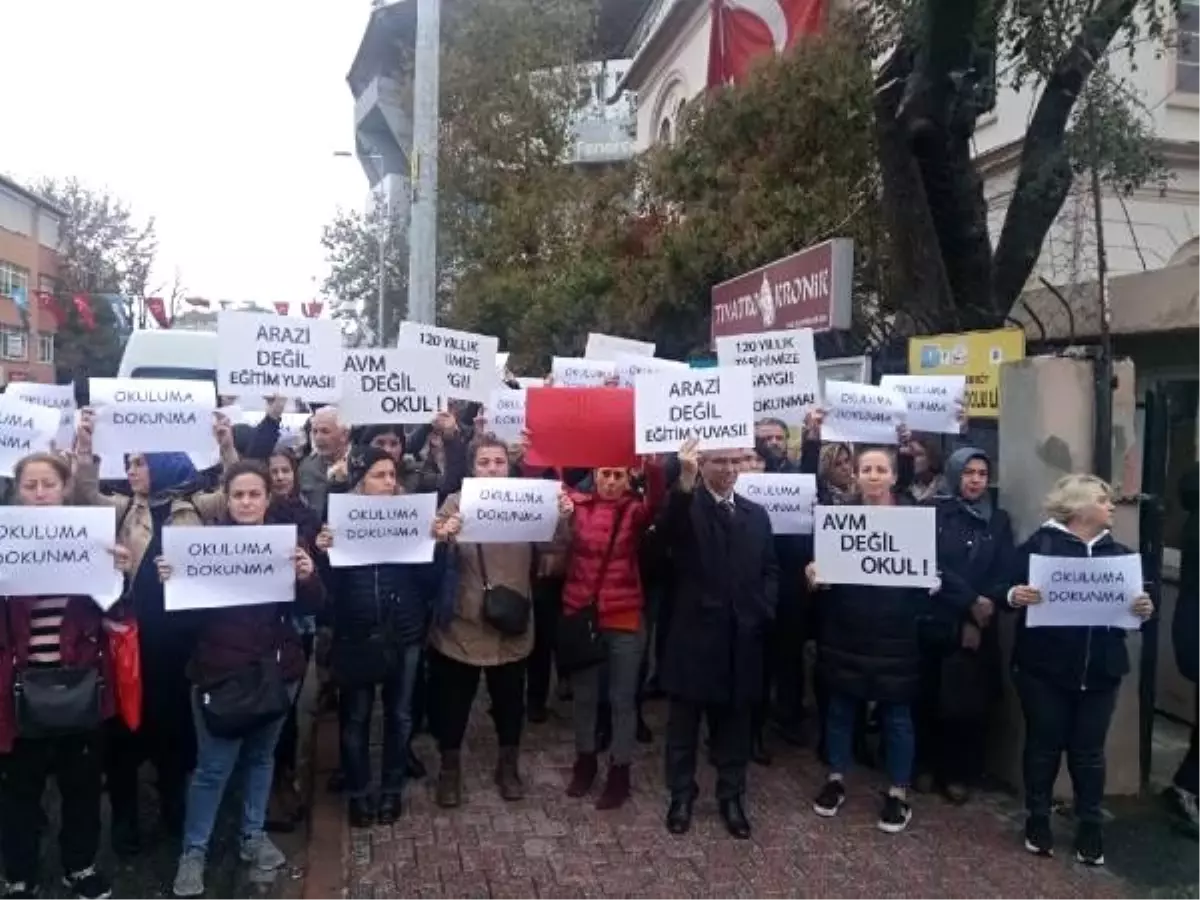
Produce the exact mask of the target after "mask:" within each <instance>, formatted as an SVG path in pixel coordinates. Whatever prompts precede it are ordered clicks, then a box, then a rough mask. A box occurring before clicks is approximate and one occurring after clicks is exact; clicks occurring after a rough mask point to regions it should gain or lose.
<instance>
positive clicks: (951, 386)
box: [879, 375, 967, 434]
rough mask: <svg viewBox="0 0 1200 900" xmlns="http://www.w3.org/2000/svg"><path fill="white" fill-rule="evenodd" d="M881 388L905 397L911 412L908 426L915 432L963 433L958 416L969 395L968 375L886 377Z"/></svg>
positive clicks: (881, 381)
mask: <svg viewBox="0 0 1200 900" xmlns="http://www.w3.org/2000/svg"><path fill="white" fill-rule="evenodd" d="M879 386H880V387H881V388H883V389H884V390H890V391H894V392H895V393H897V394H900V395H901V396H902V397H904V401H905V405H906V406H907V408H908V415H907V418H906V419H905V424H907V425H908V427H909V428H911V429H912V430H913V431H927V432H930V433H931V434H959V433H960V432H961V431H962V425H961V423H960V422H959V421H958V416H959V412H960V410H962V408H963V402H964V401H965V399H966V395H967V376H966V375H884V376H883V378H881V379H879Z"/></svg>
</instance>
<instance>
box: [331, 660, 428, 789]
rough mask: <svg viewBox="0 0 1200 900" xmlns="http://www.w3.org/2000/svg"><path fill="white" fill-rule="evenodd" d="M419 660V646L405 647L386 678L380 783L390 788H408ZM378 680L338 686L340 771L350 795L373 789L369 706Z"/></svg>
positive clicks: (384, 682) (383, 685)
mask: <svg viewBox="0 0 1200 900" xmlns="http://www.w3.org/2000/svg"><path fill="white" fill-rule="evenodd" d="M420 662H421V646H420V645H419V644H414V645H413V646H411V647H405V648H404V649H403V651H402V654H401V656H400V663H399V665H397V666H396V667H395V668H394V669H393V670H392V671H391V673H389V674H388V676H387V678H385V679H384V681H383V683H382V684H381V685H379V686H380V687H381V688H382V691H383V768H382V772H381V773H380V778H379V781H380V788H381V790H382V791H383V792H384V793H387V794H393V793H394V794H398V793H400V792H401V791H403V790H404V776H405V772H406V770H407V768H408V765H407V764H408V741H409V738H411V737H412V729H413V717H412V699H413V685H414V684H415V683H416V680H417V666H418V665H419V664H420ZM375 688H376V685H375V684H362V685H356V686H354V687H340V688H338V702H339V703H340V704H341V715H340V716H339V718H340V720H341V752H342V771H343V772H345V775H346V795H347V796H348V797H350V798H357V797H365V796H367V795H368V794H369V793H370V790H371V708H372V707H373V706H374V705H375Z"/></svg>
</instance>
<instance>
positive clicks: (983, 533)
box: [917, 447, 1013, 803]
mask: <svg viewBox="0 0 1200 900" xmlns="http://www.w3.org/2000/svg"><path fill="white" fill-rule="evenodd" d="M991 467H992V463H991V460H990V459H988V456H987V454H986V453H984V452H983V451H982V450H980V449H978V448H976V447H963V448H962V449H960V450H956V451H955V452H954V453H953V454H952V455H951V456H950V459H949V460H947V462H946V464H945V467H944V472H945V486H946V491H947V492H946V494H945V495H942V496H939V497H938V499H937V501H936V508H937V529H938V531H937V535H938V537H937V540H938V569H939V571H940V574H941V579H942V589H941V591H939V592H938V595H937V597H936V599H935V600H934V603H933V612H932V614H931V616H930V618H929V620H928V621H927V623H925V626H926V627H925V629H924V631H923V634H922V637H923V638H924V641H923V643H924V646H923V647H922V653H923V655H924V670H925V671H924V673H923V674H924V677H923V679H922V685H921V700H920V703H919V704H918V729H917V732H918V733H917V755H918V762H919V766H920V767H921V768H922V769H923V770H924V771H923V774H924V773H928V774H929V775H931V776H933V777H934V778H935V779H936V780H937V781H938V783H939V784H940V785H941V787H942V788H943V790H944V791H945V792H946V797H947V798H948V799H949V800H950V801H951V802H952V803H965V802H966V801H967V799H968V797H969V791H968V786H969V785H970V784H971V782H972V781H974V780H975V779H977V778H978V777H979V775H980V774H981V773H982V771H983V763H984V754H985V750H986V746H985V739H986V735H987V718H988V712H989V707H990V704H991V702H992V701H993V699H994V698H995V697H996V695H997V691H998V690H999V687H1000V644H999V641H998V640H997V637H996V628H995V627H994V625H995V622H994V614H995V612H996V609H997V607H998V606H1000V605H1002V604H1003V603H1004V602H1005V596H1006V594H1007V592H1008V587H1009V576H1010V574H1011V572H1012V554H1013V533H1012V521H1011V520H1010V519H1009V517H1008V513H1006V512H1005V511H1004V510H1002V509H999V508H998V507H996V506H995V505H994V504H993V503H992V498H991V494H990V493H989V492H988V481H989V476H990V474H991ZM921 780H922V779H921V778H920V777H918V782H920V781H921Z"/></svg>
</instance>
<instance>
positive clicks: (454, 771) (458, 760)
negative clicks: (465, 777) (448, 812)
mask: <svg viewBox="0 0 1200 900" xmlns="http://www.w3.org/2000/svg"><path fill="white" fill-rule="evenodd" d="M434 802H436V803H437V805H438V806H440V807H442V809H453V808H454V807H456V806H461V805H462V756H461V755H460V754H459V751H457V750H444V751H442V767H441V769H439V770H438V779H437V787H436V788H435V789H434Z"/></svg>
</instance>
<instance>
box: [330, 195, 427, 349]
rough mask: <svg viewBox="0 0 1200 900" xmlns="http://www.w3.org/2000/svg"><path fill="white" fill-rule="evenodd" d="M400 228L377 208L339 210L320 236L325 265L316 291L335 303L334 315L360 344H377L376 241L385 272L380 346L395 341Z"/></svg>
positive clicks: (402, 298) (403, 296) (401, 294)
mask: <svg viewBox="0 0 1200 900" xmlns="http://www.w3.org/2000/svg"><path fill="white" fill-rule="evenodd" d="M401 229H402V221H401V220H400V219H399V218H390V219H389V217H388V216H387V215H386V213H385V211H384V210H383V209H382V208H380V209H378V210H377V211H374V212H372V214H370V215H363V214H362V213H357V212H341V213H339V214H338V215H337V217H336V218H335V219H334V220H333V221H332V222H330V223H329V224H328V225H326V226H325V229H324V231H323V232H322V233H321V246H322V247H323V248H324V250H325V261H326V263H327V264H328V266H329V268H328V271H327V273H326V275H325V280H324V281H323V282H322V284H321V293H322V294H323V295H324V296H325V297H326V298H327V299H328V300H330V301H332V302H334V303H336V305H337V308H336V311H335V312H334V317H335V318H337V319H340V320H342V321H343V322H344V323H346V325H345V326H344V327H346V328H348V329H350V330H351V333H353V334H357V335H358V336H359V338H360V339H361V340H362V341H364V342H366V343H376V342H377V341H376V339H377V335H376V333H375V332H376V331H377V330H378V326H377V323H378V321H379V318H378V316H379V270H380V240H381V239H382V241H383V264H384V271H385V272H386V275H385V282H384V312H385V323H384V324H385V329H384V330H385V334H384V335H383V340H384V343H385V345H392V344H394V343H395V341H396V334H397V332H398V330H399V328H400V322H402V321H403V320H404V317H405V313H406V311H407V310H408V246H407V244H406V243H405V242H404V240H403V232H402V230H401ZM351 322H353V323H355V325H353V326H351V325H350V324H349V323H351Z"/></svg>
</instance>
